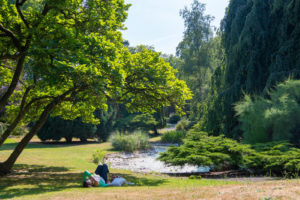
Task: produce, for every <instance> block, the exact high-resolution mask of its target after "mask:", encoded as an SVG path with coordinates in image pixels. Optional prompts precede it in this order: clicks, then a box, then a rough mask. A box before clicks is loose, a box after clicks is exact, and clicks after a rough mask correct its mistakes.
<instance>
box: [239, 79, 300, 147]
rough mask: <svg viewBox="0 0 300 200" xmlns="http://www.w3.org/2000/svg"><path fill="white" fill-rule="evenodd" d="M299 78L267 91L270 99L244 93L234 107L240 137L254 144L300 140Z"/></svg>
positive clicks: (295, 142)
mask: <svg viewBox="0 0 300 200" xmlns="http://www.w3.org/2000/svg"><path fill="white" fill-rule="evenodd" d="M299 88H300V81H299V80H288V81H285V82H283V83H281V84H279V85H277V86H276V87H275V88H274V89H272V90H271V91H270V92H269V96H270V99H266V98H262V97H255V98H253V99H252V98H251V97H250V96H248V95H246V96H245V98H244V100H242V101H241V102H239V103H237V104H236V106H235V110H236V111H237V115H238V116H239V121H240V122H241V129H242V130H243V132H244V134H243V138H244V141H245V142H247V143H251V144H255V143H261V142H267V141H278V140H289V141H290V142H292V143H294V144H299V142H300V141H299V139H300V138H299V136H298V135H299V134H298V133H299V132H298V131H297V130H298V127H299V124H300V104H299V102H300V89H299Z"/></svg>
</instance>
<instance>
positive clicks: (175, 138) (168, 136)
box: [161, 130, 186, 143]
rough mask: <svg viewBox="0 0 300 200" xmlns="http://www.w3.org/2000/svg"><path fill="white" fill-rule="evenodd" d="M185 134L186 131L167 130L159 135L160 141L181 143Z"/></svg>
mask: <svg viewBox="0 0 300 200" xmlns="http://www.w3.org/2000/svg"><path fill="white" fill-rule="evenodd" d="M185 136H186V132H185V131H183V130H180V131H177V130H176V131H169V132H167V133H165V134H163V135H162V136H161V142H162V143H182V140H183V138H184V137H185Z"/></svg>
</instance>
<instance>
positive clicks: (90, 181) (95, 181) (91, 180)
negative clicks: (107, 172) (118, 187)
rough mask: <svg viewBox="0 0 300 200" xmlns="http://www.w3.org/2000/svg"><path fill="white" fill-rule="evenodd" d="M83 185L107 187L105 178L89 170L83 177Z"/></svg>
mask: <svg viewBox="0 0 300 200" xmlns="http://www.w3.org/2000/svg"><path fill="white" fill-rule="evenodd" d="M82 183H83V187H107V186H108V185H107V184H106V183H105V181H104V179H103V178H102V177H101V176H99V175H97V174H91V173H90V172H89V171H87V170H86V171H84V173H83V179H82Z"/></svg>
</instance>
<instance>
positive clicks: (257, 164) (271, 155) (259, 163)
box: [244, 141, 300, 176]
mask: <svg viewBox="0 0 300 200" xmlns="http://www.w3.org/2000/svg"><path fill="white" fill-rule="evenodd" d="M291 146H292V145H291V144H290V143H288V142H286V141H279V142H269V143H264V144H256V145H253V146H252V147H253V148H254V149H255V153H254V154H252V155H245V157H244V160H245V164H246V166H247V167H248V168H251V169H254V170H256V171H258V172H260V173H264V174H266V173H269V174H270V175H272V174H275V175H289V176H291V175H294V174H298V173H299V171H300V159H299V158H300V149H297V148H292V147H291Z"/></svg>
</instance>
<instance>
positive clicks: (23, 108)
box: [0, 86, 34, 146]
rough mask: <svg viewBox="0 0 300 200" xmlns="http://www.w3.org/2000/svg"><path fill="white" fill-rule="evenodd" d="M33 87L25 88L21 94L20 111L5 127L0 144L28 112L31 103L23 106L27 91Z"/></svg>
mask: <svg viewBox="0 0 300 200" xmlns="http://www.w3.org/2000/svg"><path fill="white" fill-rule="evenodd" d="M33 87H34V86H30V87H28V88H27V89H26V91H25V93H24V95H23V98H22V102H21V105H20V111H19V113H18V116H17V117H16V118H15V120H14V121H13V122H12V123H11V124H10V126H9V127H8V128H7V129H6V131H5V132H4V133H3V134H2V135H1V137H0V146H1V145H2V144H3V143H4V142H5V140H6V139H7V138H8V136H10V134H11V133H12V131H13V130H14V129H15V128H16V127H17V125H18V124H19V122H20V121H21V120H22V119H23V117H24V116H25V114H26V113H27V112H28V110H29V108H30V106H31V104H30V103H29V104H28V105H27V106H25V104H26V99H27V96H28V93H29V91H30V90H31V89H32V88H33Z"/></svg>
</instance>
